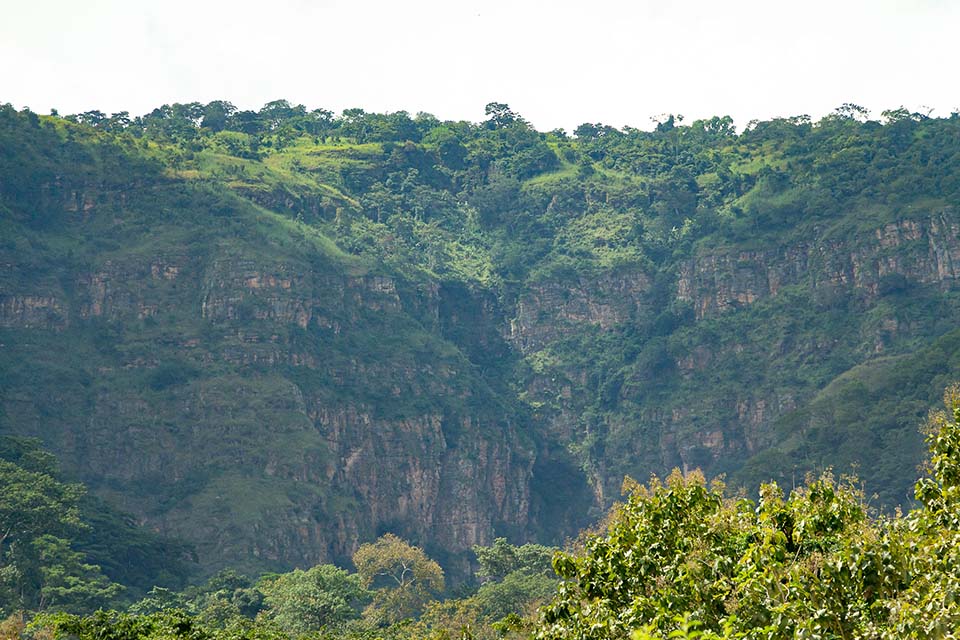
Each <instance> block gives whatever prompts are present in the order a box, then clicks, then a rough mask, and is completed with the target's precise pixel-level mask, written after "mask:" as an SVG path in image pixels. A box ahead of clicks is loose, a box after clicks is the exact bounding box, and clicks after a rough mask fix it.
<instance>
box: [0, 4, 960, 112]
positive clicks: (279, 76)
mask: <svg viewBox="0 0 960 640" xmlns="http://www.w3.org/2000/svg"><path fill="white" fill-rule="evenodd" d="M0 16H2V19H0V103H2V102H9V103H12V104H13V105H15V106H16V107H18V108H22V107H24V106H27V107H30V108H31V109H32V110H34V111H36V112H37V113H48V112H49V111H50V110H51V109H57V110H58V111H59V112H60V113H61V114H67V113H78V112H82V111H87V110H91V109H99V110H101V111H104V112H106V113H113V112H118V111H128V112H130V113H131V114H132V115H139V114H142V113H146V112H148V111H150V110H152V109H153V108H154V107H157V106H159V105H162V104H164V103H173V102H191V101H199V102H204V103H205V102H209V101H211V100H218V99H224V100H228V101H230V102H232V103H233V104H235V105H237V106H238V107H239V108H242V109H257V108H259V107H260V106H261V105H263V104H264V103H266V102H268V101H271V100H275V99H279V98H285V99H287V100H290V101H291V102H294V103H300V104H304V105H306V106H307V107H308V108H310V109H313V108H317V107H323V108H326V109H330V110H332V111H335V112H339V111H341V110H343V109H345V108H352V107H360V108H363V109H365V110H367V111H378V112H383V111H398V110H404V111H408V112H410V113H411V114H415V113H417V112H419V111H426V112H429V113H432V114H434V115H436V116H437V117H439V118H440V119H443V120H447V119H451V120H461V119H463V120H471V121H480V120H482V119H484V113H483V107H484V105H485V104H487V103H488V102H493V101H497V102H505V103H507V104H509V105H510V107H511V108H512V109H513V110H514V111H516V112H518V113H520V114H521V115H522V116H524V117H525V118H526V119H527V120H529V121H531V122H532V123H533V124H534V126H536V127H537V128H538V129H540V130H550V129H554V128H557V127H562V128H565V129H567V130H568V131H569V130H573V129H574V128H576V126H577V125H579V124H581V123H583V122H594V123H596V122H602V123H603V124H608V125H613V126H617V127H621V126H624V125H630V126H634V127H638V128H643V129H648V128H650V126H651V118H653V117H656V116H658V115H660V114H664V113H676V114H682V115H684V116H685V118H686V120H687V121H691V120H694V119H697V118H705V117H711V116H714V115H730V116H732V117H733V118H734V121H735V122H736V123H737V124H738V126H740V127H743V126H744V125H745V124H746V123H747V122H748V121H750V120H752V119H761V120H762V119H768V118H771V117H778V116H784V117H785V116H792V115H800V114H809V115H811V116H813V117H814V118H818V117H820V116H823V115H825V114H827V113H829V112H831V111H832V110H833V109H834V108H836V107H837V106H839V105H840V104H842V103H845V102H853V103H856V104H859V105H862V106H864V107H866V108H868V109H870V110H871V111H872V113H873V115H874V116H875V117H879V116H880V112H881V111H882V110H884V109H890V108H897V107H899V106H901V105H902V106H906V107H907V108H909V109H910V110H912V111H914V110H923V111H924V112H927V111H928V110H929V109H933V115H935V116H937V115H939V116H948V115H949V114H950V113H951V112H953V111H955V110H957V109H960V83H957V82H956V73H957V67H958V62H960V44H958V43H960V37H958V35H957V34H958V33H960V0H803V1H793V0H791V1H786V0H727V1H724V0H672V1H658V2H654V1H648V0H633V1H629V2H627V1H612V0H578V1H575V2H574V1H567V0H553V1H552V2H541V1H536V0H486V1H483V2H478V1H475V0H464V1H457V0H406V1H398V0H387V1H380V0H376V1H372V0H370V1H363V0H354V1H352V2H350V1H346V0H260V1H258V2H250V1H248V0H232V1H221V0H189V1H188V0H161V1H157V0H151V1H150V2H144V1H142V0H85V1H83V2H77V1H76V0H50V1H47V2H28V3H24V2H22V0H0Z"/></svg>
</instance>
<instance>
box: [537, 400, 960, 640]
mask: <svg viewBox="0 0 960 640" xmlns="http://www.w3.org/2000/svg"><path fill="white" fill-rule="evenodd" d="M945 402H946V405H947V412H940V413H936V414H934V415H932V416H931V418H930V420H929V426H930V436H929V444H930V449H931V465H930V473H929V476H928V477H926V478H923V479H921V480H920V481H919V482H918V483H917V488H916V497H917V501H918V502H919V503H920V507H919V508H917V509H915V510H913V511H911V512H910V513H908V514H907V515H906V516H904V517H899V516H898V517H894V518H881V519H879V520H875V521H873V520H871V519H869V518H868V517H867V509H866V508H865V505H864V500H863V496H862V493H861V492H860V491H859V490H858V489H857V487H856V485H855V483H853V482H852V481H850V480H848V479H844V480H841V481H839V482H838V481H836V480H834V478H833V477H832V476H830V475H829V474H825V475H823V476H821V477H820V478H818V479H816V480H814V481H812V482H810V483H809V484H808V486H807V487H805V488H802V489H798V490H796V491H794V492H792V493H791V495H790V496H789V497H785V496H784V493H783V491H782V490H781V489H780V488H779V487H777V486H776V484H769V485H764V486H763V487H761V490H760V500H759V502H757V503H754V502H752V501H750V500H745V499H739V500H731V499H729V498H725V497H724V493H723V486H722V485H716V484H715V485H712V486H708V485H707V483H706V482H705V480H704V478H703V476H702V475H701V474H699V473H693V474H689V475H686V476H684V475H682V474H680V473H679V472H674V474H672V475H671V476H670V477H669V478H668V479H667V480H666V482H660V481H658V480H657V479H656V478H654V479H653V480H652V481H651V483H650V484H649V485H648V486H645V487H643V486H640V485H639V484H637V483H635V482H628V483H627V486H626V487H625V488H626V491H627V493H628V494H629V495H628V498H627V500H626V502H625V503H624V504H623V505H621V506H620V507H619V508H617V509H616V510H615V511H614V512H613V513H612V514H611V516H610V519H609V523H608V527H607V531H606V532H605V533H604V534H602V535H598V536H596V537H593V538H591V539H590V540H589V541H588V542H587V543H586V546H585V548H584V550H583V552H582V553H580V554H565V555H560V556H558V557H557V558H556V559H555V561H554V567H555V569H556V571H557V573H558V574H559V575H560V576H561V578H562V579H563V582H562V583H561V585H560V587H559V589H558V593H557V595H556V597H555V598H554V600H553V601H552V602H551V603H550V604H549V605H548V606H547V607H544V608H543V610H542V612H541V617H540V625H539V629H538V631H537V633H536V637H537V638H539V639H541V640H546V639H558V640H559V639H560V638H582V639H585V640H586V639H598V640H599V639H601V638H627V637H630V635H631V633H632V632H634V631H636V632H637V635H636V636H635V637H637V638H663V637H666V636H667V635H668V634H669V637H671V638H673V637H679V638H685V637H691V638H692V637H700V638H791V637H792V638H845V639H846V638H864V639H866V638H889V639H891V640H892V639H893V638H918V639H919V638H948V637H954V636H953V634H954V633H955V630H956V629H957V628H960V604H958V602H957V598H956V595H955V594H957V593H960V390H958V388H956V387H954V388H952V389H950V390H948V392H947V394H946V396H945Z"/></svg>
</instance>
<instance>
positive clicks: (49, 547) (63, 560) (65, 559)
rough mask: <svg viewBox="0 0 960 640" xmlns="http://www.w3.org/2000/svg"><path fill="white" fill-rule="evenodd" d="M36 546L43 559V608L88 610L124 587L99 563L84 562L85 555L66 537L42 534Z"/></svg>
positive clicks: (109, 598) (41, 569)
mask: <svg viewBox="0 0 960 640" xmlns="http://www.w3.org/2000/svg"><path fill="white" fill-rule="evenodd" d="M33 546H34V548H35V549H36V551H37V555H38V556H39V560H40V578H41V583H40V601H39V603H38V605H37V608H38V609H40V610H44V609H55V610H60V611H89V610H92V609H95V608H97V607H100V606H102V605H103V604H105V603H107V602H109V601H110V600H112V599H113V598H114V597H116V596H117V594H119V593H120V591H122V590H123V587H122V586H120V585H119V584H116V583H114V582H111V581H110V580H109V579H108V578H107V577H106V576H104V575H103V574H102V573H101V572H100V567H98V566H97V565H95V564H88V563H87V562H85V561H84V555H83V554H82V553H79V552H77V551H74V550H73V549H71V548H70V542H69V541H67V540H64V539H63V538H57V537H56V536H51V535H44V536H40V537H39V538H37V539H36V540H35V541H34V542H33Z"/></svg>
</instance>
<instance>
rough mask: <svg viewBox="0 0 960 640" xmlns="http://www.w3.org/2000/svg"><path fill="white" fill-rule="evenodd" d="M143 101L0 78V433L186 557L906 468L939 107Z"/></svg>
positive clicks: (273, 558)
mask: <svg viewBox="0 0 960 640" xmlns="http://www.w3.org/2000/svg"><path fill="white" fill-rule="evenodd" d="M174 111H175V110H174ZM174 111H171V112H169V114H168V115H165V116H163V117H162V118H161V117H160V116H157V115H155V114H154V115H152V116H145V117H144V118H142V119H139V120H138V121H137V122H136V123H134V124H132V125H130V126H129V127H128V128H127V129H124V130H122V131H117V130H112V129H109V128H105V126H102V125H97V126H91V125H89V124H85V123H83V122H74V121H68V120H64V119H61V118H55V117H44V118H38V117H37V116H35V115H33V114H29V113H24V112H20V113H18V112H15V111H13V110H12V109H11V108H9V107H4V108H3V109H0V152H2V154H0V267H2V269H0V431H2V432H4V433H14V434H22V435H32V436H38V437H40V438H41V439H42V440H43V441H44V444H45V446H46V447H48V448H50V449H51V450H52V451H54V452H55V453H56V454H57V455H58V456H59V457H60V459H61V460H62V461H63V464H64V467H65V470H66V471H67V472H68V474H70V475H71V476H73V477H76V478H78V479H81V480H83V481H84V482H85V483H87V484H88V485H89V486H90V487H92V489H93V490H94V491H95V492H96V493H97V494H98V495H99V496H101V497H103V498H104V499H106V500H108V501H109V502H110V503H112V504H114V505H116V506H118V507H121V508H123V509H125V510H127V511H129V512H131V513H133V514H135V515H136V517H137V519H138V520H139V521H140V522H141V523H143V524H145V525H146V526H148V527H151V528H153V529H156V530H158V531H162V532H164V533H166V534H169V535H173V536H176V537H180V538H182V539H184V540H187V541H189V542H191V543H192V544H193V545H194V546H195V547H196V549H197V551H198V557H199V559H200V562H201V565H202V570H203V571H205V572H209V571H213V570H215V569H216V568H219V567H223V566H234V567H239V568H241V569H245V570H248V571H261V570H276V569H286V568H289V567H291V566H306V565H309V564H314V563H318V562H324V561H331V560H332V561H338V562H347V561H348V558H349V556H350V554H351V553H352V551H353V550H355V549H356V547H357V546H358V545H359V544H361V543H362V542H365V541H369V540H371V539H373V538H375V537H376V536H378V535H380V534H382V533H384V532H386V531H390V532H394V533H397V534H398V535H401V536H403V537H406V538H408V539H410V540H412V541H414V542H416V543H418V544H421V545H423V546H425V547H426V548H427V549H428V551H430V552H431V553H432V554H434V555H435V556H437V557H438V558H441V559H443V560H444V562H445V563H446V566H447V567H448V568H450V569H453V571H454V573H456V571H458V570H461V569H463V568H464V567H465V565H464V563H465V562H466V561H467V560H466V559H467V558H468V551H469V549H470V547H471V546H472V545H475V544H486V543H489V542H491V541H492V540H493V539H494V538H495V537H496V536H508V537H510V538H511V539H512V540H514V541H518V542H519V541H522V540H526V539H538V540H540V541H544V542H547V541H551V542H558V541H560V540H562V539H563V537H564V536H566V535H570V534H572V533H574V532H575V531H576V530H577V529H578V528H579V527H582V526H584V525H585V524H588V523H589V522H590V520H591V519H592V518H594V517H596V516H597V515H599V514H600V513H601V512H602V509H604V508H606V507H607V506H609V505H610V503H611V502H613V501H614V500H616V499H617V498H618V495H619V487H620V484H621V482H622V479H623V476H624V475H625V474H629V475H633V476H635V477H637V478H639V479H645V478H646V477H647V476H648V475H649V474H650V473H661V474H662V473H665V472H668V471H669V470H670V469H671V468H672V467H681V468H683V469H692V468H695V467H701V468H703V469H704V470H705V471H706V472H707V473H708V475H716V474H726V475H727V478H728V481H729V482H731V483H732V484H734V485H737V486H745V487H748V488H752V487H753V486H754V485H755V483H756V482H758V481H761V480H767V479H770V478H775V479H777V480H778V481H780V482H781V483H784V484H789V483H790V482H792V481H794V480H795V479H796V477H797V475H798V474H799V475H800V476H802V475H803V474H804V473H806V472H808V471H811V470H814V469H820V468H823V467H826V466H836V467H837V468H838V470H840V471H846V470H847V469H848V468H849V467H850V466H851V465H860V466H859V469H860V471H861V473H862V475H863V477H864V480H865V482H866V483H867V486H868V490H869V491H875V492H877V493H878V494H879V500H880V502H881V503H882V504H885V505H894V504H899V503H904V502H905V501H907V500H909V496H908V494H907V490H908V487H909V486H910V483H912V481H913V479H914V477H915V473H914V471H913V468H914V467H915V465H916V464H917V463H919V459H920V455H921V453H922V448H921V447H920V444H919V443H920V436H919V434H917V432H916V428H915V427H916V424H917V423H918V422H919V419H920V417H921V416H922V415H923V414H924V413H925V411H926V407H927V406H929V405H931V404H933V403H934V401H935V397H936V395H937V394H938V393H939V392H940V389H942V388H943V386H945V383H946V382H948V381H949V378H950V377H951V376H955V375H958V374H960V365H958V363H960V359H958V358H957V357H955V355H956V354H957V353H960V347H958V345H957V344H956V340H955V334H954V333H953V332H954V330H955V329H956V328H957V323H956V321H955V318H957V317H960V315H958V312H960V296H958V290H957V282H958V278H957V275H958V270H960V215H958V209H957V207H958V206H960V199H958V198H960V186H958V185H960V181H958V180H957V178H956V176H957V175H960V160H957V158H960V143H958V139H960V138H958V131H960V129H958V124H957V122H956V121H955V120H954V119H944V120H929V121H927V120H910V121H909V122H907V121H903V122H891V123H887V124H882V125H881V124H880V123H873V124H870V123H860V122H856V121H853V120H850V119H833V120H829V119H827V120H825V121H824V122H822V123H819V124H817V125H816V126H813V125H811V124H809V123H803V122H799V121H798V122H793V121H790V122H786V121H774V122H771V123H765V124H764V125H763V126H758V127H756V128H753V129H750V130H748V131H746V132H744V133H743V134H740V135H736V134H734V133H733V132H732V131H720V132H718V131H713V130H712V129H709V127H707V128H705V127H706V125H704V124H703V123H700V124H699V125H697V124H696V123H695V124H694V125H691V126H690V127H685V128H681V129H677V130H673V131H672V132H671V131H655V132H650V133H646V132H640V131H637V130H624V131H617V130H612V129H611V130H609V131H606V132H605V133H603V135H600V133H598V134H597V135H596V136H592V137H591V136H588V135H587V134H584V136H585V137H582V138H576V139H573V138H570V137H567V136H561V135H560V134H559V133H557V132H553V133H551V134H541V133H539V132H535V131H533V130H532V129H531V128H530V127H529V125H527V124H526V123H525V122H523V121H522V119H521V120H519V121H514V122H512V123H511V124H507V125H501V124H496V123H489V122H488V123H481V124H479V125H471V124H469V123H459V124H458V123H438V122H436V123H435V122H433V121H431V120H429V119H424V120H410V122H409V123H408V125H409V126H408V128H407V129H403V131H404V133H403V134H402V135H403V136H412V137H408V138H402V137H396V136H400V135H401V134H400V133H390V131H392V130H391V129H390V128H389V126H388V125H387V124H384V122H385V121H381V120H376V118H375V117H374V116H375V115H376V114H366V115H364V116H362V117H361V116H357V117H361V118H372V120H371V123H370V127H369V128H366V129H362V130H357V129H356V128H351V127H354V125H355V124H356V123H354V122H352V121H350V122H348V121H346V120H343V121H340V120H337V122H339V123H340V124H338V125H336V126H337V127H340V129H337V131H339V133H338V134H337V137H336V138H331V139H328V136H327V135H324V136H323V137H321V136H319V135H318V134H316V133H314V132H312V130H311V129H310V127H311V126H313V125H312V124H311V123H310V121H301V120H297V119H295V118H294V119H292V120H289V121H284V122H285V123H281V124H276V123H273V124H270V125H269V126H268V125H267V124H263V126H262V127H261V128H260V129H258V130H257V131H256V132H254V133H250V132H249V131H247V129H248V128H249V126H250V125H249V123H247V124H244V125H243V128H238V129H231V130H226V131H212V130H209V129H207V128H204V127H203V126H202V125H200V124H198V123H197V122H194V121H190V120H184V121H183V122H179V121H176V118H177V116H175V115H170V114H173V113H174ZM394 115H395V116H396V117H395V118H394V120H396V119H397V118H399V119H400V120H402V119H403V118H402V117H401V116H399V115H396V114H394ZM377 117H379V116H377ZM391 117H394V116H391ZM157 118H160V119H159V120H157ZM171 120H174V121H176V122H171ZM394 120H390V122H394ZM374 124H376V126H374ZM173 125H177V126H178V127H180V128H179V129H177V128H176V127H174V126H173ZM237 126H238V127H239V126H240V125H237ZM258 126H260V125H258ZM331 126H333V125H331ZM171 127H173V128H171ZM378 127H379V128H378ZM384 127H386V128H384ZM418 127H419V129H418ZM708 129H709V130H708ZM172 131H173V133H171V132H172ZM183 131H186V132H187V133H183ZM358 131H360V132H358ZM176 132H179V133H176ZM377 132H379V133H377ZM907 134H909V135H907ZM371 136H372V137H371ZM376 136H381V137H380V138H377V137H376ZM849 149H859V150H860V151H858V153H857V154H854V156H853V157H855V158H859V159H863V163H864V164H863V165H862V166H861V164H857V163H856V162H854V161H853V160H849V157H850V154H846V151H848V150H849ZM844 154H846V155H844ZM837 158H848V161H844V162H846V164H844V163H843V162H840V160H837ZM859 161H860V160H857V162H859ZM838 163H839V164H838ZM892 396H896V397H897V398H898V404H897V406H898V407H906V409H904V410H898V411H896V412H893V413H891V412H890V411H886V410H885V407H889V406H891V405H889V404H888V403H887V399H888V398H889V397H892ZM841 467H842V468H841Z"/></svg>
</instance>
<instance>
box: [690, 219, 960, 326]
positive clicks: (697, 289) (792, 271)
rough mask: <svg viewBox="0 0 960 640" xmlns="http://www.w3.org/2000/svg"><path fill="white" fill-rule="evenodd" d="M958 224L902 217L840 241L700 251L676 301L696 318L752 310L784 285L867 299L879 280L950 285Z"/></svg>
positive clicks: (959, 251)
mask: <svg viewBox="0 0 960 640" xmlns="http://www.w3.org/2000/svg"><path fill="white" fill-rule="evenodd" d="M958 234H960V224H958V223H957V221H956V216H955V214H954V213H953V211H952V210H948V211H944V212H943V213H940V214H938V215H935V216H931V217H930V218H927V219H923V220H903V221H900V222H896V223H891V224H888V225H885V226H883V227H882V228H879V229H876V230H875V231H873V232H872V233H870V234H867V235H861V236H855V237H853V238H850V239H846V240H826V239H825V240H819V239H815V240H809V241H806V242H799V243H797V244H791V245H785V246H782V247H778V248H776V249H769V250H764V251H742V250H738V249H733V250H712V251H703V252H700V253H699V254H698V255H696V256H695V257H693V258H692V259H690V260H688V261H686V262H684V263H683V264H682V265H681V267H680V272H679V276H678V278H677V293H676V296H677V298H678V299H679V300H682V301H685V302H689V303H691V304H692V305H693V308H694V311H695V313H696V316H697V318H698V319H699V318H704V317H706V316H709V315H713V314H717V313H722V312H724V311H727V310H729V309H734V308H737V307H741V306H745V305H750V304H752V303H754V302H755V301H757V300H760V299H763V298H767V297H770V296H775V295H777V292H778V291H779V290H780V289H782V288H783V287H786V286H791V285H797V284H803V285H806V286H809V287H812V288H814V289H825V288H833V289H843V290H853V291H855V292H857V293H859V294H861V295H863V296H866V297H872V296H876V295H877V294H878V293H880V292H881V289H882V288H883V285H884V283H885V278H888V277H890V276H893V275H899V276H902V277H904V278H906V279H907V280H909V281H912V282H916V283H920V284H936V285H939V286H942V287H952V286H954V285H955V282H956V280H957V278H958V277H960V237H958Z"/></svg>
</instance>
